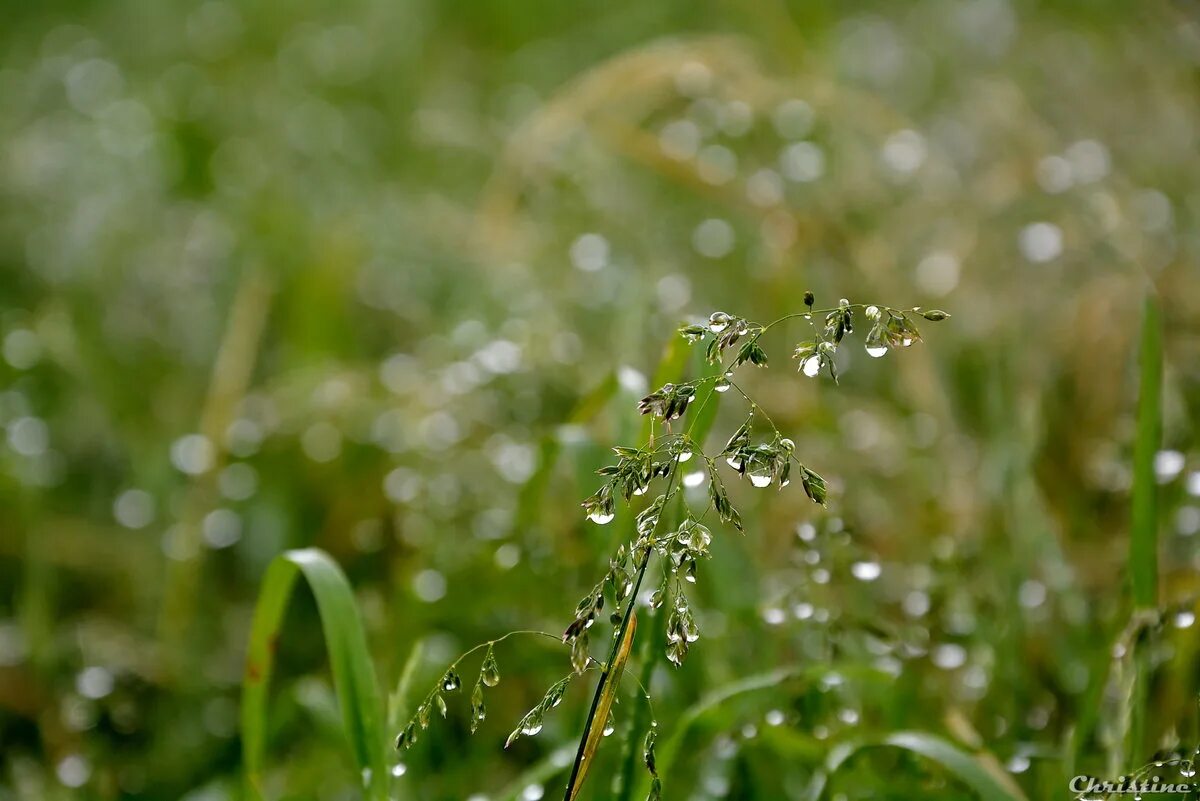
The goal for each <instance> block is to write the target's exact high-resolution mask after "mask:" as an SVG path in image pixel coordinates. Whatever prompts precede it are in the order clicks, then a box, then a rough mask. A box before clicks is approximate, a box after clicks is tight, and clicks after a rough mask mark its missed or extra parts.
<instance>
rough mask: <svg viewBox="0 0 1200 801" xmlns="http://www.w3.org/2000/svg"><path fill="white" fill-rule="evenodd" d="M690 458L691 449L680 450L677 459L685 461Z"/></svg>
mask: <svg viewBox="0 0 1200 801" xmlns="http://www.w3.org/2000/svg"><path fill="white" fill-rule="evenodd" d="M691 458H692V452H691V451H681V452H680V454H679V461H680V462H686V461H688V460H689V459H691Z"/></svg>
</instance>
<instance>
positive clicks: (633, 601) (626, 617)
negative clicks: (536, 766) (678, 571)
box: [563, 459, 679, 801]
mask: <svg viewBox="0 0 1200 801" xmlns="http://www.w3.org/2000/svg"><path fill="white" fill-rule="evenodd" d="M678 473H679V460H678V459H676V460H675V462H674V463H673V464H672V465H671V473H670V475H668V476H667V487H666V494H667V496H668V497H670V495H671V488H672V487H673V486H674V484H675V478H676V476H677V475H678ZM662 519H663V516H662V515H660V516H659V518H658V522H657V523H655V525H654V528H653V529H651V531H650V536H649V537H648V539H649V540H650V541H649V542H648V543H647V544H646V547H645V548H644V549H643V550H642V558H641V561H640V562H639V564H638V571H637V578H636V579H635V580H634V583H633V592H632V593H631V594H630V597H629V604H628V606H626V607H625V613H624V614H623V615H622V617H621V627H620V628H619V629H618V630H617V636H616V637H614V638H613V644H612V648H611V649H610V650H609V654H608V661H607V662H606V663H605V665H604V670H603V671H602V672H601V673H600V681H598V682H597V683H596V694H595V695H594V696H592V705H591V707H590V708H589V709H588V716H587V721H586V722H585V723H584V724H583V736H582V737H581V738H580V740H579V749H578V750H577V751H576V752H575V763H574V764H573V765H572V766H571V778H570V780H569V781H568V782H567V789H566V793H565V794H564V795H563V798H564V799H565V801H571V798H572V797H573V794H574V792H575V784H576V782H577V781H578V780H579V775H580V770H581V768H582V767H583V757H584V752H585V750H586V747H587V739H588V738H587V733H588V732H589V731H591V730H592V725H593V723H594V722H595V718H596V710H597V709H598V708H599V707H600V700H601V698H603V697H604V692H605V689H606V688H607V687H608V682H609V679H610V678H611V677H612V669H613V663H614V661H615V660H616V658H617V649H619V648H620V647H621V643H622V642H623V641H624V640H625V633H626V631H627V630H628V629H629V625H630V621H632V620H633V612H634V608H635V607H636V606H637V600H638V592H639V591H640V590H641V588H642V579H643V578H645V576H646V568H647V567H648V566H649V565H650V556H651V554H653V553H654V544H653V540H654V534H655V531H657V529H658V526H659V525H660V524H661V523H662Z"/></svg>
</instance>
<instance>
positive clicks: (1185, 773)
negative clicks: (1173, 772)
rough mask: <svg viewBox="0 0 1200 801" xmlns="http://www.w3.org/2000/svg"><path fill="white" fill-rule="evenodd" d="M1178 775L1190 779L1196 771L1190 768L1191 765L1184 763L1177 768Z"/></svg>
mask: <svg viewBox="0 0 1200 801" xmlns="http://www.w3.org/2000/svg"><path fill="white" fill-rule="evenodd" d="M1179 775H1180V776H1182V777H1183V778H1185V779H1190V778H1192V777H1193V776H1195V775H1196V769H1195V768H1194V767H1192V763H1190V762H1187V763H1184V766H1183V767H1181V768H1179Z"/></svg>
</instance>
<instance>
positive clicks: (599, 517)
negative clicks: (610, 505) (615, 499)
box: [588, 510, 616, 526]
mask: <svg viewBox="0 0 1200 801" xmlns="http://www.w3.org/2000/svg"><path fill="white" fill-rule="evenodd" d="M615 516H616V515H614V514H613V513H612V512H609V513H608V514H605V513H604V512H601V511H600V510H596V511H595V512H592V513H591V514H589V515H588V520H591V521H592V522H593V523H599V524H600V525H602V526H603V525H604V524H605V523H609V522H611V521H612V519H613V517H615Z"/></svg>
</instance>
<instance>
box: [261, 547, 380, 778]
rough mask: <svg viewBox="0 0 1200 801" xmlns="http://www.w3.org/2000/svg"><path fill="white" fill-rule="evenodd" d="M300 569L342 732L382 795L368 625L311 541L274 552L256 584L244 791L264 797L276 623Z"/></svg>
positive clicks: (332, 566) (347, 585) (336, 572)
mask: <svg viewBox="0 0 1200 801" xmlns="http://www.w3.org/2000/svg"><path fill="white" fill-rule="evenodd" d="M298 576H303V577H304V579H305V581H306V582H307V583H308V586H309V588H310V589H311V590H312V593H313V596H314V597H315V598H316V601H317V610H318V612H319V614H320V617H321V629H322V631H323V632H324V634H325V647H326V651H327V652H328V654H329V662H330V665H331V667H332V671H333V683H334V687H335V689H336V690H337V698H338V705H339V706H340V707H341V711H342V723H343V725H344V727H345V731H346V739H347V740H348V741H349V744H350V750H351V752H352V753H353V756H354V761H355V763H356V765H357V766H358V767H359V769H360V770H361V771H362V776H363V783H364V785H365V787H366V790H367V795H368V797H369V798H372V799H384V798H386V797H387V770H386V769H385V763H384V729H383V721H382V719H381V718H380V702H379V688H378V685H377V684H376V681H375V668H374V667H373V665H372V663H371V655H370V653H369V652H368V650H367V638H366V633H365V632H364V630H363V624H362V619H361V617H360V616H359V612H358V605H357V604H356V602H355V600H354V593H353V591H352V590H351V588H350V583H349V582H348V581H347V580H346V576H345V574H344V573H342V570H341V568H339V567H338V566H337V563H335V562H334V561H333V560H332V559H331V558H330V557H329V555H328V554H326V553H325V552H324V551H321V550H318V549H316V548H306V549H304V550H298V551H287V552H286V553H283V554H280V555H279V556H277V557H275V559H274V560H273V561H272V562H271V565H270V567H268V568H267V573H266V576H265V577H264V578H263V583H262V589H261V590H260V591H259V596H258V604H257V606H256V607H255V611H254V622H253V624H252V627H251V631H250V645H249V651H248V653H247V656H246V672H245V676H244V679H243V682H242V763H243V770H244V771H245V780H246V790H247V795H248V796H249V797H251V798H262V785H261V782H262V769H263V756H264V752H265V750H266V737H267V689H268V686H269V684H270V679H271V673H272V672H273V670H274V667H275V650H276V644H277V642H278V637H279V631H280V628H281V627H282V625H283V619H284V613H285V612H286V611H287V604H288V600H289V599H290V597H291V593H292V588H293V586H294V585H295V583H296V578H297V577H298Z"/></svg>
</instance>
